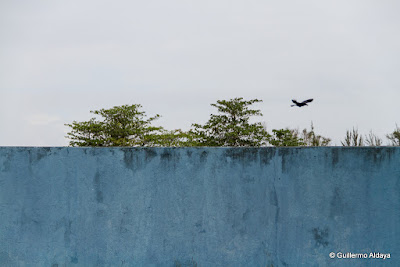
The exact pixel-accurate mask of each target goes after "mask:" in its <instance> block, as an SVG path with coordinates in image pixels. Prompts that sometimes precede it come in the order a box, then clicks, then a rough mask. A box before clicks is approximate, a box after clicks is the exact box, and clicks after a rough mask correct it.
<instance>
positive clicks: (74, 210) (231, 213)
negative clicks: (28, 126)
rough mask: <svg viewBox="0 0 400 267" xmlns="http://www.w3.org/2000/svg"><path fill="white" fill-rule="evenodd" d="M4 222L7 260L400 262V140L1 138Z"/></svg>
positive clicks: (1, 252) (2, 247)
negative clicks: (87, 142) (9, 143)
mask: <svg viewBox="0 0 400 267" xmlns="http://www.w3.org/2000/svg"><path fill="white" fill-rule="evenodd" d="M0 222H1V223H0V266H192V265H194V263H197V266H366V265H370V266H400V148H394V147H383V148H344V147H326V148H22V147H21V148H19V147H2V148H0ZM330 252H335V253H337V252H343V253H347V252H351V253H368V255H369V253H370V252H379V253H390V256H391V257H390V259H386V260H382V259H337V258H335V259H331V258H330V257H329V253H330Z"/></svg>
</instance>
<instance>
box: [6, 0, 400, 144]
mask: <svg viewBox="0 0 400 267" xmlns="http://www.w3.org/2000/svg"><path fill="white" fill-rule="evenodd" d="M399 10H400V1H396V0H380V1H376V0H337V1H323V0H314V1H311V0H304V1H293V0H292V1H267V0H248V1H244V0H242V1H239V0H229V1H228V0H226V1H222V0H202V1H190V0H169V1H160V0H148V1H135V0H131V1H122V0H114V1H102V0H96V1H94V0H79V1H77V0H68V1H67V0H63V1H50V0H46V1H44V0H37V1H28V0H25V1H23V0H22V1H1V2H0V39H1V40H0V146H65V145H68V140H67V139H66V138H65V137H64V136H65V134H66V133H67V132H68V131H69V128H68V127H66V126H64V123H71V122H72V121H73V120H76V121H84V120H88V119H90V118H91V117H92V114H90V113H89V111H90V110H95V109H100V108H111V107H113V106H117V105H124V104H141V105H143V110H144V111H146V113H147V114H148V115H149V116H153V115H154V114H157V113H158V114H160V115H161V116H162V118H161V119H159V120H158V121H156V123H155V124H156V125H161V126H164V127H165V128H167V129H177V128H181V129H184V130H187V129H189V128H190V125H191V124H192V123H201V124H202V123H205V122H206V121H207V120H208V118H209V115H210V113H215V109H214V108H213V107H211V106H210V104H211V103H215V102H216V101H217V100H219V99H230V98H234V97H240V96H242V97H244V98H245V99H252V98H258V99H262V100H263V101H264V102H263V103H261V104H257V105H254V108H258V109H261V111H262V112H263V114H264V116H263V117H260V118H258V119H257V121H261V122H265V123H266V125H267V128H268V130H271V129H277V128H284V127H290V128H297V127H300V128H301V129H303V128H305V127H307V128H309V126H310V123H311V121H313V123H314V126H315V129H316V131H317V133H320V134H322V135H323V136H326V137H330V138H332V139H333V143H332V145H335V144H336V145H340V140H342V139H343V138H344V136H345V133H346V130H347V129H351V128H352V127H353V126H354V127H358V129H359V131H360V132H361V133H363V134H367V133H368V132H369V131H370V130H372V131H373V132H374V133H375V134H377V135H379V136H380V137H382V138H384V135H385V134H387V133H390V132H392V131H393V130H394V129H395V127H396V123H397V124H398V125H400V115H399V114H400V105H399V104H398V101H399V99H400V73H399V72H400V34H399V32H400V31H399V30H400V16H399V13H398V12H399ZM292 98H294V99H297V100H304V99H308V98H314V99H315V100H314V102H313V103H311V104H310V106H309V107H305V108H301V109H299V108H291V107H290V104H291V99H292Z"/></svg>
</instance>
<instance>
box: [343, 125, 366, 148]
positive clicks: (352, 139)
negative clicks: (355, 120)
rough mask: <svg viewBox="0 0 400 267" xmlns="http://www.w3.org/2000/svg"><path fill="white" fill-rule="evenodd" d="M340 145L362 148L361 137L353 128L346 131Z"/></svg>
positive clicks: (362, 141)
mask: <svg viewBox="0 0 400 267" xmlns="http://www.w3.org/2000/svg"><path fill="white" fill-rule="evenodd" d="M341 143H342V145H343V146H364V140H363V138H362V136H361V135H360V134H359V133H358V129H354V128H353V130H352V131H349V130H347V131H346V137H345V138H344V141H342V142H341Z"/></svg>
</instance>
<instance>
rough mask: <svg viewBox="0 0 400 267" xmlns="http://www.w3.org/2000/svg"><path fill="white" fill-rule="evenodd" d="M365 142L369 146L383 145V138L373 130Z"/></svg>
mask: <svg viewBox="0 0 400 267" xmlns="http://www.w3.org/2000/svg"><path fill="white" fill-rule="evenodd" d="M365 144H366V145H367V146H381V145H382V139H381V138H379V136H377V135H375V134H374V133H373V132H372V130H371V131H370V132H369V134H368V135H366V136H365Z"/></svg>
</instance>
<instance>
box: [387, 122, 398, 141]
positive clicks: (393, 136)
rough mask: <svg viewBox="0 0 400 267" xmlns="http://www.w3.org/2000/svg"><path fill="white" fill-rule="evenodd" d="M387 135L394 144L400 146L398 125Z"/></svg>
mask: <svg viewBox="0 0 400 267" xmlns="http://www.w3.org/2000/svg"><path fill="white" fill-rule="evenodd" d="M386 137H387V138H388V139H389V140H390V142H391V145H392V146H400V128H399V126H397V125H396V129H395V130H394V131H393V132H392V133H390V134H387V135H386Z"/></svg>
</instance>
